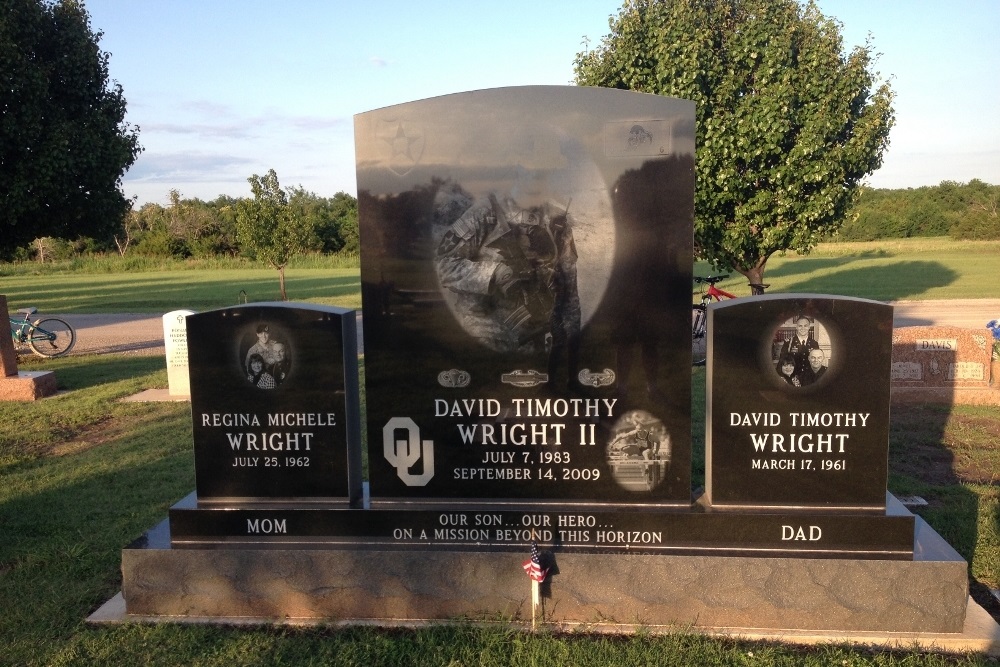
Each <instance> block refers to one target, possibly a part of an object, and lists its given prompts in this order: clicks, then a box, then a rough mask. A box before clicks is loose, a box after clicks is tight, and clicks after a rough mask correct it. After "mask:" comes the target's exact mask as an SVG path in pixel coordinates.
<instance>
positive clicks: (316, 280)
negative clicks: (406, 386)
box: [0, 238, 1000, 313]
mask: <svg viewBox="0 0 1000 667" xmlns="http://www.w3.org/2000/svg"><path fill="white" fill-rule="evenodd" d="M767 267H768V268H767V273H766V274H765V277H764V279H765V281H766V282H767V283H768V284H769V285H770V287H769V288H768V291H769V292H813V293H820V294H840V295H843V296H857V297H864V298H869V299H877V300H880V301H897V300H904V299H959V298H961V299H985V298H997V297H1000V278H998V276H1000V241H952V240H950V239H938V238H932V239H926V238H918V239H897V240H892V241H872V242H865V243H825V244H821V245H820V246H819V247H818V248H816V250H815V251H813V252H812V253H810V254H809V255H806V256H798V255H793V254H789V255H786V256H775V257H773V258H771V260H770V261H769V262H768V265H767ZM709 273H713V271H712V269H711V267H710V266H708V265H707V264H705V263H702V262H699V263H697V264H696V265H695V274H696V275H702V276H704V275H708V274H709ZM286 283H287V293H288V298H289V299H290V300H292V301H305V302H310V303H320V304H325V305H332V306H342V307H345V308H359V307H360V306H361V282H360V272H359V270H358V264H357V260H356V258H354V259H351V258H347V259H343V258H338V257H304V258H301V259H299V260H298V261H296V262H293V263H292V264H291V265H290V266H289V268H288V269H287V270H286ZM720 286H721V287H723V289H725V290H727V291H730V292H733V293H735V294H736V295H737V296H746V295H748V294H749V293H750V288H749V287H748V286H747V284H746V280H745V279H744V278H743V276H741V275H740V274H738V273H733V274H732V275H731V277H730V278H729V279H728V280H726V281H724V282H722V283H720ZM0 294H6V295H7V301H8V303H9V304H10V307H11V309H13V310H16V309H17V308H23V307H25V306H34V307H36V308H38V309H39V310H40V311H42V312H47V313H165V312H169V311H171V310H176V309H177V308H190V309H192V310H198V311H201V310H209V309H212V308H220V307H223V306H229V305H233V304H236V303H240V302H242V301H243V300H244V299H246V300H248V301H275V300H278V299H280V292H279V290H278V274H277V272H276V271H274V270H273V269H269V268H266V267H263V266H261V265H259V264H254V263H250V262H247V261H245V260H238V259H229V260H204V261H195V260H189V261H179V260H177V261H153V260H143V259H141V258H138V259H129V260H121V259H120V258H117V257H109V258H104V259H90V260H86V259H85V260H76V261H65V262H56V263H50V264H41V265H39V264H0Z"/></svg>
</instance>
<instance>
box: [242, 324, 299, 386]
mask: <svg viewBox="0 0 1000 667" xmlns="http://www.w3.org/2000/svg"><path fill="white" fill-rule="evenodd" d="M254 332H255V336H256V339H255V341H254V342H253V344H252V345H250V347H249V349H247V350H246V352H245V354H243V355H242V359H243V368H244V372H245V375H246V378H247V382H249V383H250V384H252V385H253V386H255V387H257V388H258V389H274V388H276V387H277V386H278V385H280V384H281V383H282V382H283V381H284V380H285V378H286V377H288V371H289V367H290V360H289V358H288V349H287V344H286V343H285V342H283V341H282V340H281V339H278V338H275V337H273V336H272V333H271V325H270V324H268V323H266V322H262V323H260V324H258V325H257V326H256V327H255V329H254ZM245 338H246V337H245ZM243 346H244V347H245V346H246V343H244V344H243Z"/></svg>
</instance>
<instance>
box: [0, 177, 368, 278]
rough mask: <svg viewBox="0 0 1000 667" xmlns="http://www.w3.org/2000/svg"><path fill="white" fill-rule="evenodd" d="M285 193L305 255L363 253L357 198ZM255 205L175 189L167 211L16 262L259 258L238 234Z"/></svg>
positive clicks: (155, 207)
mask: <svg viewBox="0 0 1000 667" xmlns="http://www.w3.org/2000/svg"><path fill="white" fill-rule="evenodd" d="M284 192H285V194H286V199H287V205H288V211H289V213H290V214H291V215H293V216H294V217H295V218H296V221H297V224H298V226H299V228H300V229H301V230H302V235H303V237H304V243H303V250H304V252H307V253H310V252H313V253H327V254H329V253H340V254H356V253H357V252H358V250H359V248H360V242H359V240H358V202H357V199H355V198H354V197H353V196H351V195H350V194H347V193H346V192H338V193H337V194H335V195H334V196H332V197H321V196H319V195H317V194H316V193H314V192H310V191H308V190H306V189H305V188H303V187H301V186H299V187H294V188H287V189H286V190H285V191H284ZM250 200H251V199H247V198H236V197H229V196H226V195H220V196H219V197H216V198H215V199H213V200H211V201H203V200H201V199H197V198H194V199H189V198H184V197H182V196H181V193H180V192H179V191H177V190H171V191H170V194H169V203H168V204H167V205H166V206H163V205H160V204H155V203H147V204H143V205H142V206H140V207H138V208H134V209H133V210H131V211H129V212H128V213H127V214H126V215H125V218H124V220H123V221H122V223H121V225H120V226H119V228H118V229H117V230H116V231H115V232H114V233H113V234H110V235H108V236H106V237H104V238H91V237H80V238H75V239H62V238H55V237H51V236H43V237H40V238H36V239H35V240H33V241H31V242H30V243H28V244H25V245H23V246H20V247H18V248H17V249H16V250H15V251H14V252H13V254H12V257H11V258H12V259H15V260H20V261H28V260H35V261H43V262H44V261H50V260H58V259H69V258H72V257H77V256H81V255H88V254H97V253H118V254H120V255H122V256H126V255H128V256H143V257H154V258H163V259H165V258H178V259H185V258H211V257H219V256H233V257H235V256H238V255H245V256H249V257H254V256H255V255H256V254H257V249H255V248H250V247H242V246H241V244H240V242H239V239H238V234H237V212H238V211H239V208H240V206H241V205H242V204H244V203H245V202H247V201H250Z"/></svg>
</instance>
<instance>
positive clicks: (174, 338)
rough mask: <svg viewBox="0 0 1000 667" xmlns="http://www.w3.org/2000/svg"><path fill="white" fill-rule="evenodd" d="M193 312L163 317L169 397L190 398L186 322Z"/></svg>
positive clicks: (176, 311)
mask: <svg viewBox="0 0 1000 667" xmlns="http://www.w3.org/2000/svg"><path fill="white" fill-rule="evenodd" d="M188 315H194V311H193V310H174V311H171V312H169V313H166V314H165V315H164V316H163V340H164V347H165V348H166V357H167V387H168V391H169V393H170V395H171V396H190V395H191V377H190V375H189V374H188V351H187V322H186V318H187V316H188Z"/></svg>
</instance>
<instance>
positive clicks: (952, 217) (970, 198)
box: [837, 179, 1000, 241]
mask: <svg viewBox="0 0 1000 667" xmlns="http://www.w3.org/2000/svg"><path fill="white" fill-rule="evenodd" d="M998 204H1000V185H990V184H989V183H984V182H983V181H980V180H978V179H973V180H971V181H969V182H968V183H956V182H954V181H942V182H941V184H940V185H934V186H926V187H920V188H905V189H896V190H883V189H879V190H876V189H873V188H868V187H865V188H862V189H861V195H860V197H859V198H858V201H857V202H856V203H855V204H854V206H853V208H852V209H851V210H850V211H849V212H848V215H847V221H846V223H845V224H844V226H843V227H841V228H840V232H839V234H838V235H837V238H838V239H840V240H843V241H874V240H876V239H885V238H908V237H911V236H951V237H952V238H955V239H973V240H987V239H1000V218H998Z"/></svg>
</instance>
